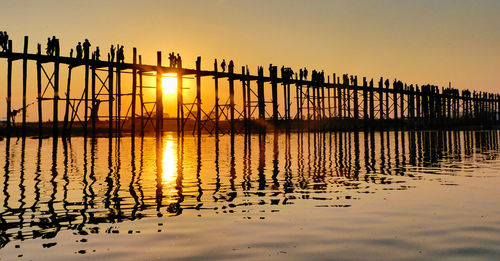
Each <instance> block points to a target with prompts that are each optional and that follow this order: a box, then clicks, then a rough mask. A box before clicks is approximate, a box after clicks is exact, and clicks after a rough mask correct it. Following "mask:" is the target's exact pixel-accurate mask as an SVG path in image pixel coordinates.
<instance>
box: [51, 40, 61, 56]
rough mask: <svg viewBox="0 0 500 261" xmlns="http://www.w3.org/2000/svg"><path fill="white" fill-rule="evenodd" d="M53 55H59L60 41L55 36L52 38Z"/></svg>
mask: <svg viewBox="0 0 500 261" xmlns="http://www.w3.org/2000/svg"><path fill="white" fill-rule="evenodd" d="M51 42H52V55H55V54H58V53H59V39H56V37H55V36H52V41H51Z"/></svg>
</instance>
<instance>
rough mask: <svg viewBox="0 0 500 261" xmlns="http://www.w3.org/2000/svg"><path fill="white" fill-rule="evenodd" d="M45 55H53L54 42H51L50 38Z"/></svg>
mask: <svg viewBox="0 0 500 261" xmlns="http://www.w3.org/2000/svg"><path fill="white" fill-rule="evenodd" d="M45 53H47V55H49V56H50V55H52V40H50V37H49V38H47V47H46V48H45Z"/></svg>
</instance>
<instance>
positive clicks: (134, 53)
mask: <svg viewBox="0 0 500 261" xmlns="http://www.w3.org/2000/svg"><path fill="white" fill-rule="evenodd" d="M132 65H133V68H132V115H131V119H132V126H131V130H130V132H131V135H132V138H133V137H134V136H135V111H136V110H135V103H136V98H137V69H136V67H137V49H136V48H135V47H134V48H133V49H132Z"/></svg>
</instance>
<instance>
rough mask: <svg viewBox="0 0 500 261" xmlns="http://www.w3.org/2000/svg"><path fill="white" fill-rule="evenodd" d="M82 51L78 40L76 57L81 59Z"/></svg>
mask: <svg viewBox="0 0 500 261" xmlns="http://www.w3.org/2000/svg"><path fill="white" fill-rule="evenodd" d="M82 53H83V49H82V43H81V42H78V45H77V46H76V59H82Z"/></svg>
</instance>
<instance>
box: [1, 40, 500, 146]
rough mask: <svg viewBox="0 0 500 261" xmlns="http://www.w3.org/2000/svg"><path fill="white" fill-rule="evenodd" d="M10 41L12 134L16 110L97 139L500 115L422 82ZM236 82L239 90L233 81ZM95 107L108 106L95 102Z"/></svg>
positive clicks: (479, 119)
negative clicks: (169, 92) (188, 90)
mask: <svg viewBox="0 0 500 261" xmlns="http://www.w3.org/2000/svg"><path fill="white" fill-rule="evenodd" d="M8 46H9V48H8V51H7V52H3V53H0V58H6V59H7V86H6V89H7V90H6V93H7V125H6V129H5V132H6V133H7V134H11V133H14V132H15V131H16V130H15V128H14V127H15V126H13V119H14V115H15V114H17V113H20V112H22V125H21V132H20V133H21V134H23V135H25V134H26V131H27V130H28V129H29V130H30V131H31V134H38V135H40V136H41V135H43V129H44V128H46V129H52V130H53V131H52V133H53V134H54V135H59V134H60V133H62V134H63V135H65V136H69V135H72V134H79V133H81V134H84V135H87V134H88V133H89V132H90V134H91V135H95V134H96V131H101V132H102V131H104V132H108V134H109V135H110V136H111V135H113V133H117V134H121V133H122V131H130V132H131V133H132V135H135V133H136V131H139V132H140V133H141V134H144V131H147V130H155V131H156V132H162V131H164V130H166V129H170V130H173V129H177V131H179V132H182V133H183V132H184V130H185V127H186V126H189V127H192V128H193V133H194V132H198V133H201V132H208V133H215V134H218V133H220V132H223V133H225V132H233V133H234V132H244V131H250V130H251V129H255V130H259V131H263V130H264V129H265V128H268V127H271V128H276V127H278V128H293V129H296V130H320V129H321V130H325V129H327V130H332V129H341V130H346V129H348V130H350V129H384V130H386V129H388V128H404V129H414V128H450V127H463V126H464V125H496V124H498V121H499V120H500V119H499V117H498V115H499V114H500V113H499V112H500V96H499V95H498V94H492V93H483V92H476V91H470V90H461V91H460V90H458V89H453V88H451V86H449V87H448V88H439V87H437V86H433V85H423V86H420V87H419V86H417V85H415V86H414V85H407V84H404V83H403V82H401V81H397V80H394V81H393V82H392V81H391V82H390V81H389V80H388V79H385V80H384V79H383V78H380V80H379V81H378V83H374V80H373V79H371V80H369V79H366V77H363V79H362V80H361V79H360V80H359V82H358V77H357V76H348V75H343V76H342V77H340V76H337V75H336V74H332V75H326V76H325V75H324V74H322V72H319V71H318V72H317V73H316V74H315V75H321V77H315V78H314V79H311V78H307V77H306V75H304V73H295V74H290V73H289V71H288V70H282V73H281V77H279V75H278V69H277V67H276V66H272V65H270V66H269V75H268V76H265V75H264V68H263V67H262V66H259V67H258V68H257V70H256V71H257V74H254V75H252V74H251V72H250V70H249V68H248V66H242V67H241V73H237V68H235V66H234V64H233V62H232V61H231V62H230V63H229V64H230V66H229V67H228V71H227V72H226V71H224V72H220V71H219V70H218V63H217V60H215V62H214V67H213V70H202V67H201V57H198V59H197V61H196V68H195V69H188V68H177V67H174V66H169V67H166V66H162V53H161V52H158V53H157V63H156V64H155V65H145V64H142V57H141V55H138V54H137V51H136V49H135V48H134V49H133V52H132V63H124V62H113V61H100V60H96V59H77V58H73V57H63V56H60V53H59V50H56V52H55V55H54V56H47V55H42V52H41V46H40V45H38V53H37V54H29V53H28V37H25V42H24V50H23V52H13V49H12V41H9V45H8ZM108 59H109V58H108ZM15 60H22V61H23V71H22V80H23V84H22V93H23V97H22V107H21V109H20V110H13V109H12V68H13V66H12V64H13V61H15ZM28 61H35V62H36V68H37V71H36V76H37V77H36V83H37V96H36V102H35V103H37V105H38V109H37V111H38V124H36V126H32V128H29V126H28V124H27V122H26V117H27V106H29V105H28V104H27V100H26V97H27V94H28V92H29V90H28V88H27V80H26V79H27V75H28V71H27V63H28ZM50 65H52V66H50ZM60 65H67V66H68V74H67V75H68V78H67V83H66V86H65V87H66V88H64V89H61V88H60V83H59V76H60ZM50 67H52V68H50ZM77 67H84V86H80V87H81V88H76V89H77V90H78V91H75V86H72V70H74V69H75V68H77ZM49 69H52V70H49ZM167 73H175V74H176V78H177V102H176V103H177V105H176V106H177V115H176V117H175V118H174V120H176V124H175V126H173V124H172V126H170V125H168V124H167V125H168V126H164V119H163V116H164V113H163V107H164V104H163V93H162V81H163V75H165V74H167ZM312 74H314V73H312ZM124 75H131V76H132V81H131V82H132V84H131V87H130V88H124V86H122V77H123V76H124ZM186 76H187V77H194V79H195V81H196V83H195V86H196V87H195V89H196V96H195V98H194V101H193V102H185V97H184V96H185V95H184V89H185V88H184V87H183V86H184V85H183V77H186ZM147 77H154V78H155V79H156V85H155V86H146V85H144V84H143V82H144V80H143V78H147ZM202 78H203V79H206V78H209V79H213V81H214V82H213V86H214V87H213V89H211V90H210V93H213V94H214V97H213V99H214V104H215V106H214V107H213V108H206V107H203V106H202ZM219 79H226V80H227V85H228V86H227V90H225V91H223V92H219ZM205 83H206V82H205ZM237 83H240V86H241V88H240V87H238V86H235V84H237ZM375 84H377V86H375ZM73 85H74V84H73ZM391 85H392V86H391ZM220 87H222V85H221V86H220ZM210 88H212V84H210ZM224 88H226V87H224ZM146 89H154V90H155V95H153V96H154V99H151V100H148V97H147V96H145V95H144V92H145V91H146ZM80 90H83V92H79V91H80ZM269 90H270V91H269ZM61 92H62V93H65V94H64V96H61V95H60V93H61ZM223 94H227V95H223ZM292 96H295V97H292ZM211 99H212V97H211ZM204 100H205V101H206V99H204ZM125 101H128V102H129V103H128V104H126V103H125ZM43 102H52V105H53V106H52V112H51V114H52V122H51V123H50V124H44V122H43V117H44V116H43V113H44V112H43V108H44V107H43V106H42V104H43ZM101 103H104V104H105V105H106V104H107V106H99V105H100V104H101ZM30 104H31V103H30ZM62 104H64V120H63V123H62V126H60V121H59V109H60V108H59V107H60V105H62ZM104 107H107V108H104Z"/></svg>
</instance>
